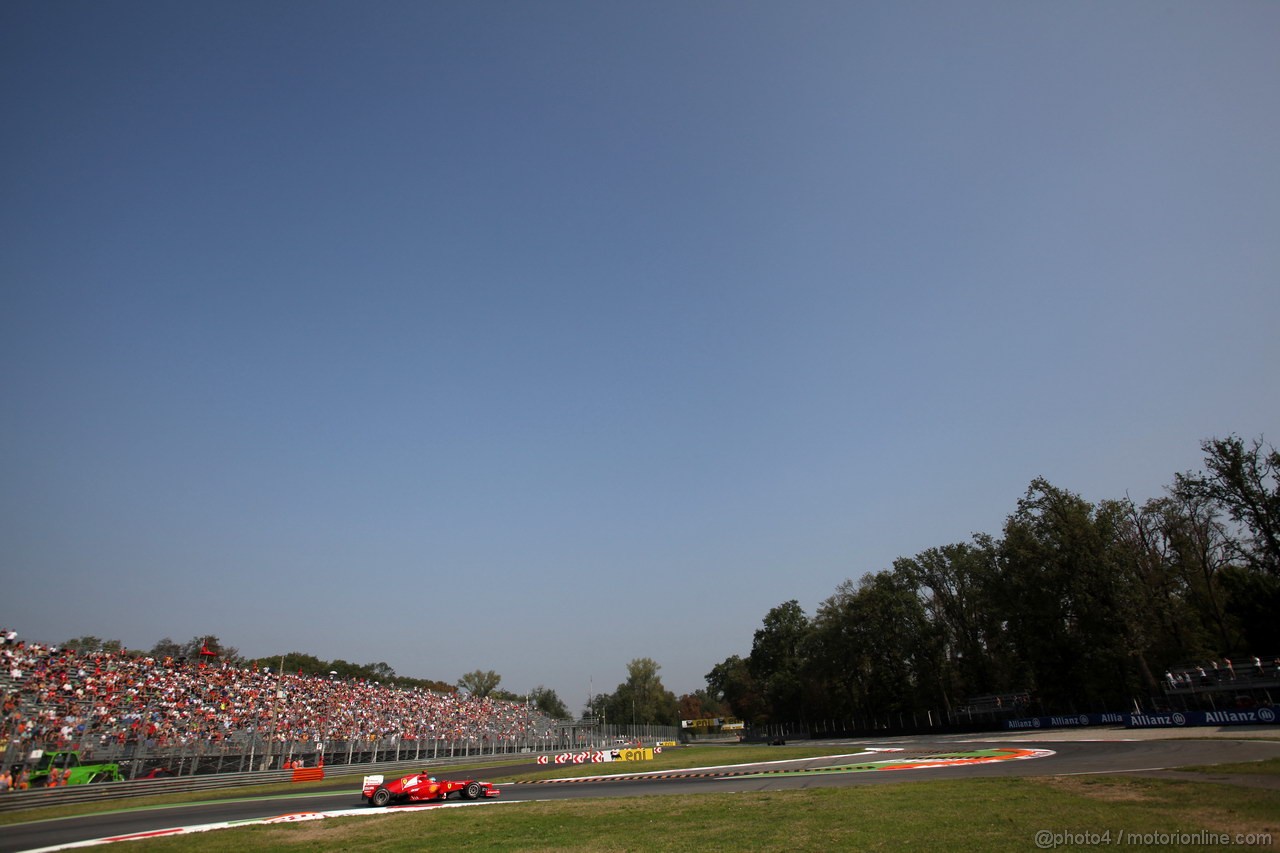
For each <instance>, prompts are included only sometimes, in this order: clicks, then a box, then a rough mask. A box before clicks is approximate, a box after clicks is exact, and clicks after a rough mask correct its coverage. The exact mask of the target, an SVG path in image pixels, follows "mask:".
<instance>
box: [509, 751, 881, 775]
mask: <svg viewBox="0 0 1280 853" xmlns="http://www.w3.org/2000/svg"><path fill="white" fill-rule="evenodd" d="M842 752H843V753H845V754H855V753H860V752H861V747H850V748H848V749H846V750H843V751H842V750H837V749H834V748H832V747H831V746H711V747H708V746H691V747H682V748H675V749H670V748H668V749H665V750H663V751H662V752H661V753H660V754H658V755H655V756H654V757H653V760H651V761H610V762H606V763H603V764H571V765H566V766H562V767H550V768H548V769H546V770H538V771H535V772H531V773H518V774H515V775H505V776H503V777H502V778H501V779H497V778H494V779H492V781H495V782H499V781H502V782H528V781H533V780H537V779H571V778H575V777H578V776H616V775H619V774H624V773H654V772H661V771H663V770H688V769H690V768H692V767H709V766H713V765H714V766H717V767H723V766H726V765H731V764H755V763H759V762H764V761H790V760H793V759H797V758H820V757H822V756H824V755H839V754H841V753H842ZM890 755H891V754H885V755H884V756H881V757H882V758H889V757H890ZM486 778H487V777H486Z"/></svg>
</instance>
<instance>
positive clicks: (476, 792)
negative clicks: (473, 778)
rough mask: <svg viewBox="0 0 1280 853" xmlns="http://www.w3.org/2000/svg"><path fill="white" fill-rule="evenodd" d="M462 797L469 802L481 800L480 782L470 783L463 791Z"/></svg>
mask: <svg viewBox="0 0 1280 853" xmlns="http://www.w3.org/2000/svg"><path fill="white" fill-rule="evenodd" d="M462 796H464V797H466V798H467V799H468V800H478V799H480V783H479V782H470V783H468V784H467V787H466V788H464V789H463V791H462Z"/></svg>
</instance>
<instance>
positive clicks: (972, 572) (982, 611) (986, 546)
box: [893, 534, 1016, 708]
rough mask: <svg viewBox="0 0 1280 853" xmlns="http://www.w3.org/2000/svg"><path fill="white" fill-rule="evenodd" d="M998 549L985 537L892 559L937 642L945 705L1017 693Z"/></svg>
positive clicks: (975, 537) (942, 695)
mask: <svg viewBox="0 0 1280 853" xmlns="http://www.w3.org/2000/svg"><path fill="white" fill-rule="evenodd" d="M997 553H998V545H997V543H996V542H995V540H994V539H992V538H991V537H990V536H988V535H985V534H979V535H976V536H974V537H973V541H972V542H960V543H956V544H952V545H943V546H940V547H937V548H929V549H926V550H924V551H921V552H920V553H919V554H917V555H916V556H914V557H903V558H900V559H898V560H895V561H894V564H893V566H894V571H895V572H896V573H898V574H900V575H901V576H902V577H903V578H904V580H905V581H906V582H907V583H909V584H910V585H911V586H913V587H914V588H915V589H916V590H917V593H918V595H919V597H920V600H921V602H922V603H923V605H924V607H925V608H926V611H927V614H928V621H929V624H930V626H931V627H932V629H933V630H934V632H935V637H934V639H935V641H936V642H937V643H938V644H939V647H938V649H937V651H938V652H939V654H940V661H939V664H940V666H939V669H938V672H937V673H936V678H937V680H938V683H939V687H940V690H941V697H940V698H941V700H942V704H943V706H944V707H948V708H949V707H950V706H951V701H952V699H955V700H956V701H957V702H961V703H962V702H963V701H964V700H965V699H966V698H968V697H970V696H976V695H981V694H990V693H998V692H1006V691H1009V690H1012V689H1016V688H1015V686H1014V685H1013V683H1012V678H1011V666H1010V658H1011V654H1010V651H1009V648H1008V643H1007V639H1006V637H1005V634H1004V630H1003V624H1002V620H1001V619H1000V617H999V613H1000V611H1001V607H1002V606H1001V602H1000V581H999V576H998V565H997Z"/></svg>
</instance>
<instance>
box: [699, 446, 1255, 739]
mask: <svg viewBox="0 0 1280 853" xmlns="http://www.w3.org/2000/svg"><path fill="white" fill-rule="evenodd" d="M1201 449H1202V450H1203V452H1204V470H1203V471H1200V472H1195V473H1187V474H1179V475H1176V476H1175V478H1174V482H1173V484H1172V485H1170V486H1168V487H1167V488H1166V490H1165V494H1164V495H1163V496H1161V497H1158V498H1154V499H1151V500H1148V501H1147V502H1145V503H1143V504H1141V505H1139V504H1136V503H1135V502H1133V501H1132V500H1130V499H1129V498H1127V497H1126V498H1121V499H1114V500H1104V501H1101V502H1099V503H1096V504H1095V503H1090V502H1089V501H1086V500H1085V499H1083V498H1082V497H1080V496H1079V495H1077V494H1074V493H1072V492H1070V491H1068V490H1066V489H1063V488H1060V487H1057V486H1055V485H1053V484H1051V483H1049V482H1048V481H1047V480H1045V479H1042V478H1038V479H1036V480H1033V481H1032V482H1031V484H1030V486H1029V487H1028V489H1027V491H1026V494H1025V495H1024V496H1023V497H1022V498H1021V499H1020V500H1019V501H1018V502H1017V505H1016V508H1015V509H1014V511H1013V513H1012V514H1011V515H1009V516H1008V518H1007V520H1006V521H1005V524H1004V528H1003V531H1002V535H1001V536H999V537H996V536H992V535H989V534H976V535H974V536H973V537H972V539H971V540H969V541H965V542H959V543H955V544H948V545H941V546H937V547H932V548H928V549H926V550H924V551H921V552H920V553H918V554H916V555H915V556H912V557H902V558H899V559H897V560H895V561H894V562H893V565H892V567H891V568H889V569H886V570H882V571H877V572H873V573H870V574H867V575H865V576H863V577H862V578H861V579H860V580H858V581H857V582H856V583H855V582H854V581H852V580H846V581H844V582H843V583H841V584H840V585H839V586H838V587H837V588H836V590H835V593H834V594H833V595H832V596H831V597H830V598H828V599H826V600H825V601H823V602H822V603H821V604H820V605H819V606H818V608H817V611H816V613H814V614H813V615H812V616H809V615H808V614H806V613H805V612H804V610H803V609H802V608H801V607H800V605H799V604H798V603H797V602H796V601H795V600H792V601H787V602H785V603H783V604H780V605H778V606H777V607H774V608H773V609H771V610H770V611H769V612H768V614H766V616H765V617H764V620H763V624H762V626H761V627H760V628H759V629H758V630H757V631H756V632H755V634H754V637H753V639H752V645H751V651H750V653H749V654H748V655H747V656H746V657H741V656H738V655H734V656H731V657H729V658H728V659H726V660H724V661H722V662H720V663H718V664H716V665H715V666H714V667H713V668H712V670H711V672H710V673H708V674H707V676H706V680H707V685H708V690H707V691H706V693H705V694H703V697H704V698H705V699H707V700H708V701H707V702H706V703H705V704H706V706H707V708H708V709H710V710H713V711H717V712H721V713H725V712H727V713H730V714H733V715H736V716H738V717H740V718H742V719H746V720H751V721H755V722H757V723H760V722H771V721H788V722H793V721H805V720H817V719H830V718H843V717H846V716H870V717H875V716H879V715H887V714H892V713H895V712H911V711H921V712H923V711H925V710H930V709H946V710H953V709H955V708H957V707H958V706H963V705H965V704H966V703H967V701H968V699H969V698H971V697H979V696H989V695H1000V694H1010V693H1022V692H1027V693H1029V694H1030V695H1031V696H1032V697H1033V699H1034V700H1035V701H1036V703H1037V704H1038V706H1039V707H1040V708H1042V709H1043V710H1044V712H1046V713H1068V712H1079V711H1086V710H1115V709H1125V708H1129V707H1131V706H1132V705H1133V703H1134V702H1135V701H1139V702H1142V701H1144V700H1145V699H1148V698H1150V697H1152V696H1157V695H1159V693H1160V678H1161V676H1162V675H1163V673H1164V672H1165V671H1166V668H1168V667H1173V666H1177V665H1179V664H1190V663H1195V662H1197V661H1205V660H1210V659H1212V660H1217V659H1220V658H1222V657H1226V656H1230V655H1241V654H1246V655H1254V654H1265V655H1275V654H1277V653H1280V620H1277V619H1276V616H1275V614H1276V613H1277V612H1280V484H1278V479H1280V453H1277V451H1276V449H1275V448H1274V447H1273V446H1269V445H1265V444H1264V443H1263V441H1262V440H1261V439H1258V440H1254V441H1252V442H1249V443H1246V442H1245V441H1244V440H1242V439H1240V438H1239V437H1236V436H1231V437H1228V438H1225V439H1217V438H1215V439H1210V440H1207V441H1204V442H1202V444H1201Z"/></svg>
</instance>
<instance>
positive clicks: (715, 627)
mask: <svg viewBox="0 0 1280 853" xmlns="http://www.w3.org/2000/svg"><path fill="white" fill-rule="evenodd" d="M1277 45H1280V4H1278V3H1275V2H1269V0H1257V2H1231V1H1230V0H1227V2H1217V3H1195V2H1163V0H1162V2H1141V0H1131V2H1123V3H1115V2H1109V0H1108V2H1065V3H1024V2H1015V0H1009V2H966V3H954V2H947V1H945V0H944V2H899V0H893V2H876V3H873V2H798V3H791V2H786V3H784V2H772V3H759V2H745V3H744V2H687V0H680V2H655V3H642V4H626V3H597V2H581V3H578V2H574V3H569V2H530V3H524V2H472V0H467V2H374V3H366V2H360V3H357V2H344V3H337V2H271V3H265V4H264V3H256V2H227V3H171V2H157V3H144V2H129V1H128V0H121V2H111V3H102V2H47V0H37V2H30V1H29V0H8V2H5V3H3V4H2V5H0V98H2V106H3V116H4V128H5V129H4V131H3V133H2V134H0V181H2V183H0V287H2V288H3V290H2V293H0V296H2V297H3V302H2V305H3V310H2V311H0V393H2V395H3V397H2V399H3V405H2V406H0V572H2V575H0V602H2V603H0V626H4V627H11V628H16V629H17V630H19V631H20V633H22V634H23V635H25V636H28V637H31V638H34V639H38V640H44V641H47V642H58V641H62V640H65V639H68V638H71V637H76V636H81V635H85V634H93V635H97V636H100V637H104V638H116V639H120V640H122V641H123V642H124V643H125V644H126V645H127V646H131V647H146V648H149V647H150V646H151V645H153V644H154V643H155V642H156V641H157V640H159V639H161V638H162V637H165V636H168V637H171V638H173V639H175V640H178V641H180V642H182V641H186V640H187V639H190V638H191V637H193V636H195V635H197V634H204V633H213V634H217V635H218V636H220V637H221V638H222V639H223V641H224V642H226V643H228V644H230V645H234V646H236V647H238V648H239V650H240V651H241V652H242V653H244V654H248V655H250V656H253V655H263V656H266V655H270V654H272V653H279V652H281V651H286V650H297V651H303V652H309V653H312V654H315V655H318V656H320V657H322V658H344V659H346V660H351V661H355V662H360V663H366V662H374V661H386V662H387V663H389V664H390V665H391V666H392V667H394V668H395V669H396V670H397V671H398V672H400V673H402V674H404V675H410V676H416V677H425V678H437V679H441V680H445V681H455V680H456V679H457V678H458V677H459V676H460V675H462V674H463V673H465V672H469V671H472V670H475V669H485V670H488V669H492V670H495V671H497V672H498V673H500V674H501V675H502V677H503V681H502V686H503V687H504V688H507V689H509V690H512V691H515V692H520V691H523V690H526V689H528V688H530V687H532V686H535V685H545V686H547V687H550V688H552V689H554V690H556V691H557V692H558V693H559V695H560V697H561V698H562V699H563V700H565V702H566V703H567V704H568V705H569V706H570V708H571V709H573V710H577V709H579V708H580V707H581V706H582V704H583V702H585V700H586V697H587V693H588V690H590V689H594V690H595V691H596V692H600V691H608V690H612V689H614V687H616V685H617V684H618V683H619V682H621V681H623V680H624V679H625V677H626V664H627V662H628V661H630V660H632V659H634V658H637V657H651V658H653V659H654V660H656V661H657V662H658V663H659V664H660V665H661V666H662V670H661V672H660V674H661V676H662V677H663V679H664V682H665V683H666V685H667V687H669V688H670V689H672V690H674V691H676V692H677V693H684V692H688V691H692V690H694V689H697V688H700V687H704V686H705V682H704V679H703V676H704V675H705V674H706V673H707V672H708V671H709V670H710V669H711V667H712V666H713V665H714V664H716V663H718V662H719V661H721V660H723V659H724V658H726V657H728V656H729V655H732V654H743V655H745V654H747V653H748V652H749V651H750V647H751V637H752V633H753V632H754V631H755V630H756V628H758V627H759V626H760V623H761V620H762V619H763V617H764V615H765V614H766V612H767V611H768V610H769V609H770V608H771V607H774V606H776V605H778V604H781V603H782V602H785V601H787V600H789V599H792V598H795V599H797V600H798V601H799V602H800V603H801V605H802V606H803V607H804V608H805V609H806V611H807V612H809V613H813V611H814V609H815V608H816V607H817V605H818V604H819V603H820V602H821V601H822V600H823V599H825V598H826V597H828V596H830V595H831V594H832V593H833V592H834V591H835V588H836V586H837V585H838V584H839V583H840V582H841V581H843V580H845V579H846V578H857V577H859V576H861V575H862V574H864V573H866V572H868V571H875V570H879V569H883V568H887V567H888V566H889V564H890V563H891V562H892V560H893V559H894V558H896V557H898V556H904V555H911V554H915V553H917V552H918V551H921V550H923V549H925V548H929V547H933V546H937V545H942V544H947V543H950V542H957V541H963V540H966V539H967V538H968V537H969V536H970V534H971V533H973V532H975V531H981V532H989V533H993V534H998V533H999V531H1000V527H1001V525H1002V523H1003V521H1004V518H1005V516H1007V515H1008V514H1009V513H1010V512H1011V511H1012V510H1013V508H1014V504H1015V502H1016V500H1017V499H1018V497H1020V496H1021V495H1022V493H1023V492H1024V491H1025V489H1026V488H1027V485H1028V484H1029V482H1030V481H1031V479H1032V478H1033V477H1036V476H1038V475H1043V476H1045V477H1047V478H1048V479H1049V480H1050V481H1051V482H1052V483H1054V484H1055V485H1057V486H1060V487H1063V488H1067V489H1071V490H1073V491H1076V492H1078V493H1080V494H1082V495H1083V496H1084V497H1086V498H1088V499H1090V500H1101V499H1105V498H1118V497H1123V496H1124V495H1125V494H1126V493H1127V494H1129V495H1130V496H1131V497H1133V498H1134V499H1136V500H1139V501H1141V500H1145V499H1147V498H1149V497H1154V496H1156V495H1159V494H1160V493H1161V491H1162V489H1163V487H1164V486H1166V485H1167V484H1169V483H1170V482H1171V481H1172V479H1173V475H1174V473H1176V472H1178V471H1185V470H1189V469H1194V468H1198V467H1199V465H1200V462H1201V454H1200V450H1199V443H1200V441H1201V440H1203V439H1205V438H1208V437H1211V436H1214V435H1227V434H1230V433H1236V434H1239V435H1241V436H1243V437H1246V438H1252V437H1257V436H1259V435H1263V436H1265V437H1266V438H1267V439H1268V440H1269V441H1274V440H1275V439H1276V438H1277V433H1280V430H1278V429H1277V425H1278V424H1280V393H1277V392H1278V391H1280V383H1278V382H1277V367H1278V366H1280V342H1278V341H1280V336H1278V335H1277V333H1276V318H1277V316H1280V50H1278V49H1277Z"/></svg>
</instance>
